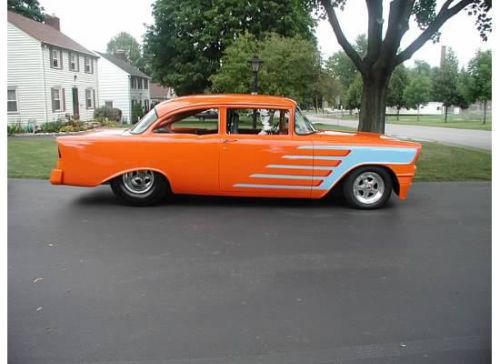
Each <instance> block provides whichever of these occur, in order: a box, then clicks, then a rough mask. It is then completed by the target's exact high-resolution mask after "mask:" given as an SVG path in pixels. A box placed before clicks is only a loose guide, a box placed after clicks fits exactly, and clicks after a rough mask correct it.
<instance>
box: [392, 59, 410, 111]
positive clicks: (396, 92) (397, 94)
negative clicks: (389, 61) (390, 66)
mask: <svg viewBox="0 0 500 364" xmlns="http://www.w3.org/2000/svg"><path fill="white" fill-rule="evenodd" d="M409 79H410V77H409V75H408V70H407V69H406V67H405V66H404V65H402V64H401V65H399V66H398V67H396V69H395V70H394V73H393V74H392V77H391V81H390V83H389V92H388V94H387V105H388V106H392V107H395V108H396V110H397V119H398V120H399V111H400V110H401V109H402V108H403V107H405V108H407V107H408V103H407V101H406V98H405V95H404V92H405V89H406V87H407V86H408V82H409Z"/></svg>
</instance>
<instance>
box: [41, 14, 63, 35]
mask: <svg viewBox="0 0 500 364" xmlns="http://www.w3.org/2000/svg"><path fill="white" fill-rule="evenodd" d="M45 24H47V25H50V26H51V27H52V28H54V29H56V30H58V31H61V21H60V19H59V18H58V17H57V16H55V15H45Z"/></svg>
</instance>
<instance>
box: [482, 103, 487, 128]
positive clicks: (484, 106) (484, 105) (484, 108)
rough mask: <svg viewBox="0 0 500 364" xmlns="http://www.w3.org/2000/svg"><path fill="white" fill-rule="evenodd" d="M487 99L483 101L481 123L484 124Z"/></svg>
mask: <svg viewBox="0 0 500 364" xmlns="http://www.w3.org/2000/svg"><path fill="white" fill-rule="evenodd" d="M487 103H488V101H483V124H486V104H487Z"/></svg>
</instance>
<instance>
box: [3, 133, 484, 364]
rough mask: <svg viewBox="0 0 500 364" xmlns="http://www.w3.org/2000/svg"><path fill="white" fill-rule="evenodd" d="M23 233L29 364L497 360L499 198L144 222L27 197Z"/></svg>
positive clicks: (96, 194) (128, 214)
mask: <svg viewBox="0 0 500 364" xmlns="http://www.w3.org/2000/svg"><path fill="white" fill-rule="evenodd" d="M430 129H432V130H433V131H435V130H436V129H437V128H430ZM451 131H452V129H447V132H451ZM470 132H471V131H467V133H470ZM8 228H9V230H8V244H9V246H8V255H9V256H8V258H9V261H8V275H9V281H8V288H9V291H8V304H9V311H8V346H9V363H12V364H14V363H23V364H29V363H65V364H72V363H100V364H104V363H106V364H111V363H114V364H129V363H146V364H157V363H166V364H174V363H175V364H181V363H182V364H187V363H197V364H208V363H210V364H213V363H227V364H229V363H264V364H268V363H269V364H270V363H287V364H288V363H292V364H299V363H300V364H308V363H311V364H313V363H323V364H327V363H340V362H342V363H440V364H443V363H487V362H489V361H490V360H491V184H490V183H480V182H464V183H456V182H454V183H451V182H450V183H416V184H414V186H413V188H412V191H411V192H410V196H409V199H408V200H407V201H399V200H398V199H397V198H395V197H394V196H393V198H392V200H391V202H390V204H389V206H388V207H387V208H385V209H381V210H376V211H358V210H351V209H349V208H347V207H345V206H342V204H339V203H338V201H337V202H336V201H333V202H332V201H330V200H322V201H307V200H282V199H278V200H263V199H262V200H261V199H239V198H238V199H237V198H217V197H193V196H177V197H174V198H173V199H172V200H171V201H170V202H166V203H165V204H164V205H161V206H156V207H150V208H132V207H127V206H123V205H121V204H119V203H118V202H117V200H116V199H115V198H114V196H113V195H112V193H111V191H110V189H109V186H101V187H98V188H94V189H86V188H74V187H63V186H51V185H50V184H49V183H48V182H47V181H38V180H14V179H11V180H9V184H8Z"/></svg>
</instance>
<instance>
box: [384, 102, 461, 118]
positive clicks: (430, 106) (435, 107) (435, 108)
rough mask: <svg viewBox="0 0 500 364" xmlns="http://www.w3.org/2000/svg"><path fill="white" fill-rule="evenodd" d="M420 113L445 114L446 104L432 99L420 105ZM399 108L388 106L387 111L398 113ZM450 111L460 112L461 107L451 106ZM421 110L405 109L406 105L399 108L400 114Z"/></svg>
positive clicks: (388, 113) (412, 113) (389, 113)
mask: <svg viewBox="0 0 500 364" xmlns="http://www.w3.org/2000/svg"><path fill="white" fill-rule="evenodd" d="M419 109H420V115H441V114H444V106H443V103H442V102H437V101H431V102H428V103H427V104H424V105H420V108H419ZM397 112H398V111H397V109H396V108H395V107H386V109H385V113H386V114H387V115H395V114H397ZM448 112H449V113H450V114H451V113H456V114H458V113H459V112H460V109H459V108H454V107H450V108H449V109H448ZM418 113H419V110H417V109H405V108H404V107H403V108H401V110H399V115H417V114H418Z"/></svg>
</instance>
